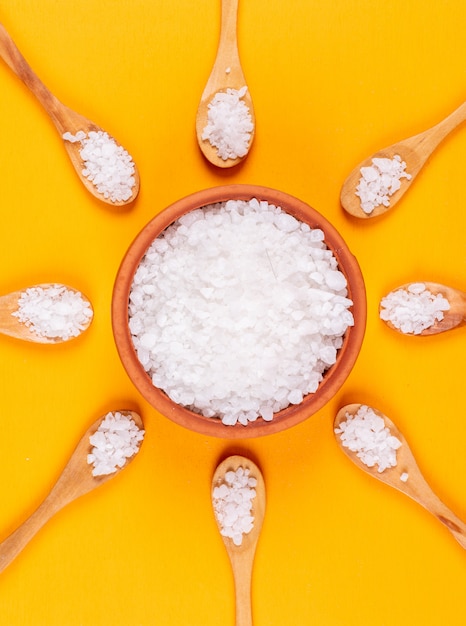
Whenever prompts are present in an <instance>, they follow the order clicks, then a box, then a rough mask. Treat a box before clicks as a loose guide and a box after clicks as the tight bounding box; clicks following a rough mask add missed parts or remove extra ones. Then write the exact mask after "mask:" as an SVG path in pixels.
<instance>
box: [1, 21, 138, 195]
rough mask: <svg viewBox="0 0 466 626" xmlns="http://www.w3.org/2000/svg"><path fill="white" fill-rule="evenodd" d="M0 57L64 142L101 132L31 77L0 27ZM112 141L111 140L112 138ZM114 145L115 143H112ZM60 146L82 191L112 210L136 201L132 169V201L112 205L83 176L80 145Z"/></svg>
mask: <svg viewBox="0 0 466 626" xmlns="http://www.w3.org/2000/svg"><path fill="white" fill-rule="evenodd" d="M0 57H1V58H2V59H3V60H4V62H5V63H6V64H7V65H8V67H9V68H10V69H11V70H12V71H13V72H14V73H15V74H16V76H18V78H20V79H21V80H22V81H23V83H24V84H25V85H26V86H27V87H28V88H29V90H30V91H31V93H33V94H34V96H35V97H36V98H37V100H38V101H39V102H40V104H41V105H42V107H43V108H44V110H45V111H46V112H47V113H48V115H49V116H50V119H51V120H52V122H53V124H54V126H55V128H56V129H57V131H58V134H59V135H60V138H61V139H62V140H63V135H64V133H66V132H70V133H71V134H73V135H75V134H76V133H77V132H78V131H83V132H85V133H89V132H90V131H101V130H102V129H101V128H100V127H99V126H97V124H95V123H94V122H92V121H91V120H88V119H87V118H86V117H84V116H83V115H80V114H79V113H76V111H73V110H72V109H70V108H68V107H67V106H65V105H64V104H62V102H60V100H58V98H57V97H56V96H55V95H54V94H53V93H52V92H51V91H50V90H49V89H48V88H47V87H46V86H45V85H44V83H43V82H42V81H41V80H40V78H39V77H38V76H37V75H36V74H35V73H34V71H33V70H32V68H31V67H30V66H29V64H28V62H27V61H26V59H25V58H24V57H23V55H22V54H21V52H20V51H19V49H18V47H17V46H16V44H15V42H14V41H13V39H12V38H11V36H10V35H9V33H8V32H7V30H6V29H5V27H4V26H3V25H2V24H0ZM113 139H114V138H113ZM115 141H116V140H115ZM63 145H64V147H65V149H66V152H67V153H68V156H69V158H70V160H71V163H72V164H73V167H74V169H75V170H76V173H77V174H78V176H79V178H80V179H81V182H82V183H83V185H84V186H85V188H86V189H87V190H88V191H89V192H90V193H91V194H92V195H93V196H95V197H96V198H98V199H99V200H101V201H102V202H105V203H108V204H111V205H113V206H123V205H127V204H130V203H131V202H133V201H134V200H135V198H136V196H137V195H138V193H139V184H140V183H139V173H138V171H137V168H135V173H134V179H135V185H134V187H133V189H132V194H131V197H130V198H129V199H128V200H124V201H123V200H122V201H112V200H111V199H109V198H105V196H104V195H103V194H102V193H100V192H99V191H98V190H97V187H96V186H95V185H94V184H93V183H92V182H91V181H90V180H88V179H87V178H86V177H85V176H84V175H83V173H82V170H83V169H84V161H83V159H82V158H81V155H80V148H81V144H80V142H75V143H72V142H70V141H66V140H63Z"/></svg>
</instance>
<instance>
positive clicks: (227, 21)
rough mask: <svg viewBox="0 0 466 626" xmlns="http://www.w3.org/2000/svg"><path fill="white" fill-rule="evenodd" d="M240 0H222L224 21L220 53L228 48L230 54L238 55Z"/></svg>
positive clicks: (221, 28) (221, 30)
mask: <svg viewBox="0 0 466 626" xmlns="http://www.w3.org/2000/svg"><path fill="white" fill-rule="evenodd" d="M238 2H239V0H222V21H221V27H220V41H219V51H220V53H221V52H222V51H223V48H224V47H225V46H226V48H227V49H228V51H229V52H232V53H234V54H236V55H238V43H237V33H236V30H237V21H238Z"/></svg>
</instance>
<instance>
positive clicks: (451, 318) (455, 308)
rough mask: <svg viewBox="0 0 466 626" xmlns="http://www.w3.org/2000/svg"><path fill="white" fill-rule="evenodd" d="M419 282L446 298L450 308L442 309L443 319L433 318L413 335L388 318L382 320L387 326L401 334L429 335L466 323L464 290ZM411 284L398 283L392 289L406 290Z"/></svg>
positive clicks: (465, 296)
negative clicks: (429, 323)
mask: <svg viewBox="0 0 466 626" xmlns="http://www.w3.org/2000/svg"><path fill="white" fill-rule="evenodd" d="M420 282H422V284H424V285H425V286H426V289H427V290H428V291H430V292H431V293H432V294H433V295H438V294H440V295H442V296H443V297H444V298H445V299H446V300H448V302H449V304H450V308H449V309H448V310H447V311H444V314H443V319H442V320H435V322H434V323H433V324H432V325H431V326H429V327H428V328H425V329H424V330H422V331H421V332H420V333H418V334H417V335H414V333H403V331H401V330H400V329H399V328H397V327H396V326H394V325H393V324H392V323H391V322H390V321H389V320H383V321H384V322H385V324H387V326H389V327H390V328H391V329H392V330H396V331H397V332H399V333H402V334H403V335H410V334H411V335H413V336H415V337H425V336H429V335H437V334H438V333H444V332H446V331H447V330H453V329H454V328H460V327H461V326H465V325H466V293H465V292H464V291H460V290H459V289H455V288H453V287H449V286H447V285H442V284H440V283H432V282H426V281H420ZM411 284H412V283H406V284H405V285H400V287H397V289H394V290H393V291H398V289H405V290H408V288H409V286H410V285H411ZM380 308H381V307H380V306H379V310H380Z"/></svg>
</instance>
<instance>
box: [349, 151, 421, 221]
mask: <svg viewBox="0 0 466 626" xmlns="http://www.w3.org/2000/svg"><path fill="white" fill-rule="evenodd" d="M405 170H406V163H405V162H404V161H402V160H401V157H400V156H399V155H395V156H394V157H393V159H388V158H374V159H372V165H370V166H368V167H362V168H361V170H360V172H361V178H360V179H359V184H358V186H357V187H356V192H355V193H356V195H357V196H358V198H359V199H360V200H361V209H362V210H363V211H364V213H366V214H368V215H370V214H371V213H372V212H373V210H374V209H375V208H376V207H378V206H380V205H383V206H386V207H388V206H390V197H391V196H392V195H393V194H394V193H395V192H396V191H398V189H399V188H400V187H401V183H400V180H401V179H402V178H406V179H407V180H410V179H411V174H408V173H407V172H406V171H405Z"/></svg>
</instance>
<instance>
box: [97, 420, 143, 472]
mask: <svg viewBox="0 0 466 626" xmlns="http://www.w3.org/2000/svg"><path fill="white" fill-rule="evenodd" d="M144 434H145V431H144V430H141V429H140V428H139V427H138V426H137V424H136V423H135V421H134V420H133V418H132V417H130V416H129V415H125V414H124V413H120V412H119V411H115V412H113V413H112V412H110V413H107V415H106V416H105V418H104V419H103V420H102V422H101V423H100V425H99V428H98V429H97V430H96V432H95V433H94V434H93V435H91V436H90V437H89V442H90V444H91V445H92V446H93V448H92V450H91V452H90V454H88V455H87V462H88V463H89V464H90V465H93V468H92V475H93V476H103V475H106V474H113V472H116V471H117V469H118V468H119V467H123V466H124V465H125V464H126V462H127V461H128V459H130V458H131V457H132V456H134V455H135V454H136V453H137V452H138V450H139V447H140V444H141V441H142V440H143V439H144Z"/></svg>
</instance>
